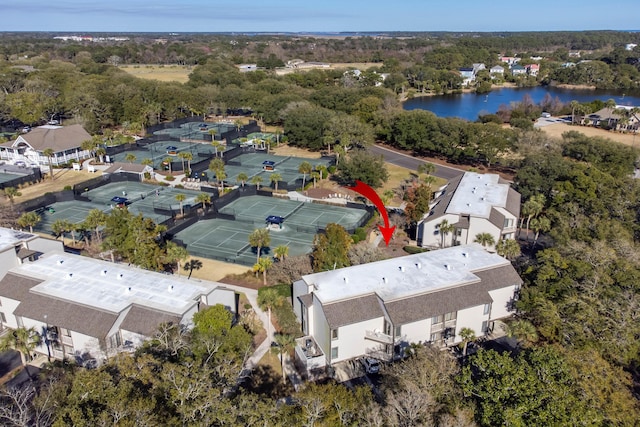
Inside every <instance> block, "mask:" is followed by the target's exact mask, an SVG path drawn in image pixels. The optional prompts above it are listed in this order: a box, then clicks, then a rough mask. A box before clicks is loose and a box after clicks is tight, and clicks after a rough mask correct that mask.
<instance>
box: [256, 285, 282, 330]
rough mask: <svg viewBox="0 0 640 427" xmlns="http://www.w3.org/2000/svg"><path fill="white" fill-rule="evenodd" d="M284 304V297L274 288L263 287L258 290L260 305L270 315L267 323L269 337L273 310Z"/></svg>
mask: <svg viewBox="0 0 640 427" xmlns="http://www.w3.org/2000/svg"><path fill="white" fill-rule="evenodd" d="M280 304H282V297H281V296H280V295H279V294H278V291H276V290H275V289H274V288H266V289H263V290H262V292H258V305H259V306H260V308H262V309H263V310H267V314H268V316H269V324H268V325H267V339H270V337H271V310H272V309H273V308H275V307H278V306H279V305H280Z"/></svg>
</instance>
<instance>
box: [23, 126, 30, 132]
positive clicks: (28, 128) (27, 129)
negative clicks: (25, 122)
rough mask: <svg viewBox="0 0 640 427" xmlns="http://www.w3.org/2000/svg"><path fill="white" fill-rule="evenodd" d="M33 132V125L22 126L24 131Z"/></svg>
mask: <svg viewBox="0 0 640 427" xmlns="http://www.w3.org/2000/svg"><path fill="white" fill-rule="evenodd" d="M29 132H31V126H25V127H23V128H22V133H29Z"/></svg>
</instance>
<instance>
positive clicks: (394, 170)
mask: <svg viewBox="0 0 640 427" xmlns="http://www.w3.org/2000/svg"><path fill="white" fill-rule="evenodd" d="M386 166H387V172H389V179H388V180H387V182H385V183H384V185H383V186H382V187H381V188H379V189H378V190H377V192H378V194H379V195H380V196H381V197H382V195H383V194H384V192H385V191H387V190H393V189H395V188H398V187H400V185H401V184H402V183H403V182H404V181H405V180H407V179H410V178H411V177H412V176H416V172H415V171H413V170H411V169H407V168H403V167H401V166H396V165H392V164H391V163H386ZM446 182H447V181H446V180H445V179H442V178H436V181H435V182H434V183H433V184H432V185H431V188H432V189H435V188H438V187H440V186H442V185H444V184H446ZM401 203H402V200H400V199H399V198H397V197H394V198H393V199H392V200H390V201H389V205H391V206H399V205H400V204H401Z"/></svg>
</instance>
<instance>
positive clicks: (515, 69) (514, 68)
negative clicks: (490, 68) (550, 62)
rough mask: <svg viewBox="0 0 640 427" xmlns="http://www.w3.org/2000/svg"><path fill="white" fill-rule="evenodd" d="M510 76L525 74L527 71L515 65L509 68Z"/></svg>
mask: <svg viewBox="0 0 640 427" xmlns="http://www.w3.org/2000/svg"><path fill="white" fill-rule="evenodd" d="M511 74H513V75H514V76H517V75H521V74H527V70H526V68H524V67H523V66H522V65H518V64H516V65H514V66H512V67H511Z"/></svg>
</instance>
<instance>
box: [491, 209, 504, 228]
mask: <svg viewBox="0 0 640 427" xmlns="http://www.w3.org/2000/svg"><path fill="white" fill-rule="evenodd" d="M489 222H490V223H491V224H493V225H495V226H496V227H498V228H499V229H500V230H502V228H503V227H504V215H503V214H502V213H500V212H499V211H498V209H496V208H492V209H491V212H490V213H489Z"/></svg>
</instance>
